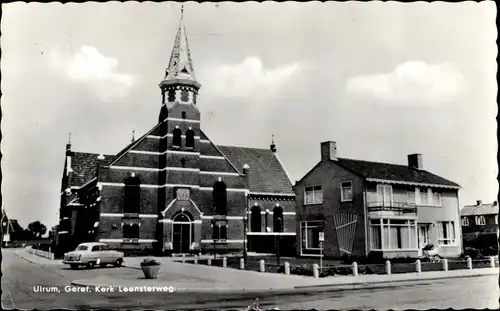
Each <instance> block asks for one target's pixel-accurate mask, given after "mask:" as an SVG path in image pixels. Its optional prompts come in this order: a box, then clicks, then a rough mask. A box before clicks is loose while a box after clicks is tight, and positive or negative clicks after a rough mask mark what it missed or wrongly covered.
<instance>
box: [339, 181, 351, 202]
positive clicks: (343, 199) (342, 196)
mask: <svg viewBox="0 0 500 311" xmlns="http://www.w3.org/2000/svg"><path fill="white" fill-rule="evenodd" d="M344 184H350V185H349V187H345V186H344ZM344 189H350V190H351V197H350V198H344ZM352 199H353V193H352V181H343V182H341V183H340V202H351V201H352Z"/></svg>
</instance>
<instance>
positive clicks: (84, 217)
mask: <svg viewBox="0 0 500 311" xmlns="http://www.w3.org/2000/svg"><path fill="white" fill-rule="evenodd" d="M159 88H160V91H161V93H160V95H161V100H162V105H161V107H159V108H160V109H159V117H158V121H157V122H156V124H154V126H152V128H151V129H150V130H149V131H148V132H147V133H145V134H144V135H142V136H141V137H140V138H138V139H135V140H133V141H132V142H131V143H130V144H129V145H128V146H125V147H124V148H123V149H122V150H121V151H119V152H118V153H117V154H112V155H104V154H99V153H86V152H77V151H74V150H73V149H72V146H71V142H69V143H68V144H67V145H66V158H65V163H64V172H63V177H62V185H61V205H60V223H59V226H58V228H59V229H58V230H59V231H58V239H57V240H58V243H59V247H60V249H62V250H64V251H67V250H71V249H74V247H76V245H78V244H79V243H82V242H88V241H100V242H105V243H108V244H109V245H110V247H111V248H114V249H119V250H122V251H125V252H129V253H141V252H148V251H153V250H154V251H155V252H156V253H162V254H168V253H170V254H185V253H197V252H201V253H210V252H212V251H213V250H214V249H215V250H216V251H217V252H242V251H243V250H244V249H246V250H248V251H249V252H258V253H275V252H276V250H277V249H279V252H280V253H281V254H283V255H285V254H294V249H295V236H296V228H295V194H294V192H293V189H292V183H291V180H290V178H289V177H288V175H287V173H286V171H285V169H284V168H283V165H282V164H281V162H280V160H279V158H278V156H277V154H276V152H277V150H276V146H275V144H274V139H273V142H272V144H271V146H270V148H268V149H258V148H249V147H235V146H220V145H216V144H215V143H214V142H213V141H212V140H210V138H209V136H208V135H206V134H205V133H204V132H203V130H202V129H201V122H200V109H204V108H203V103H202V102H199V101H198V92H199V91H200V89H201V84H200V83H199V82H198V80H197V79H196V76H195V71H194V68H193V62H192V59H191V52H190V49H189V45H188V39H187V36H186V29H185V27H184V25H183V21H182V17H181V22H180V26H179V28H178V30H177V34H176V37H175V41H174V46H173V49H172V54H171V57H170V61H169V64H168V68H167V69H166V72H165V77H164V79H163V80H162V81H161V82H160V84H159ZM221 126H222V125H221ZM110 139H112V137H110Z"/></svg>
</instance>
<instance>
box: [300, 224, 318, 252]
mask: <svg viewBox="0 0 500 311" xmlns="http://www.w3.org/2000/svg"><path fill="white" fill-rule="evenodd" d="M300 232H301V245H300V247H301V250H302V253H303V254H307V253H314V254H316V253H317V254H319V252H316V251H318V250H320V249H321V245H320V241H319V233H320V232H324V222H323V221H303V222H301V223H300ZM311 251H312V252H311Z"/></svg>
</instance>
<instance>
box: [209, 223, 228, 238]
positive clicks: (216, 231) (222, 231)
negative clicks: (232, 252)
mask: <svg viewBox="0 0 500 311" xmlns="http://www.w3.org/2000/svg"><path fill="white" fill-rule="evenodd" d="M212 239H213V240H217V241H220V240H227V224H215V225H214V226H213V228H212Z"/></svg>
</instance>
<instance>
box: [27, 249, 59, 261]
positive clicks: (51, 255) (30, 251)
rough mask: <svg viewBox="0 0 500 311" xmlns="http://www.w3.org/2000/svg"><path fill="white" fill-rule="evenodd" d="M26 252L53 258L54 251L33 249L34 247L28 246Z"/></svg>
mask: <svg viewBox="0 0 500 311" xmlns="http://www.w3.org/2000/svg"><path fill="white" fill-rule="evenodd" d="M28 253H30V254H33V255H36V256H39V257H43V258H46V259H50V260H54V253H51V252H46V251H42V250H39V249H34V248H31V247H30V248H28Z"/></svg>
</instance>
